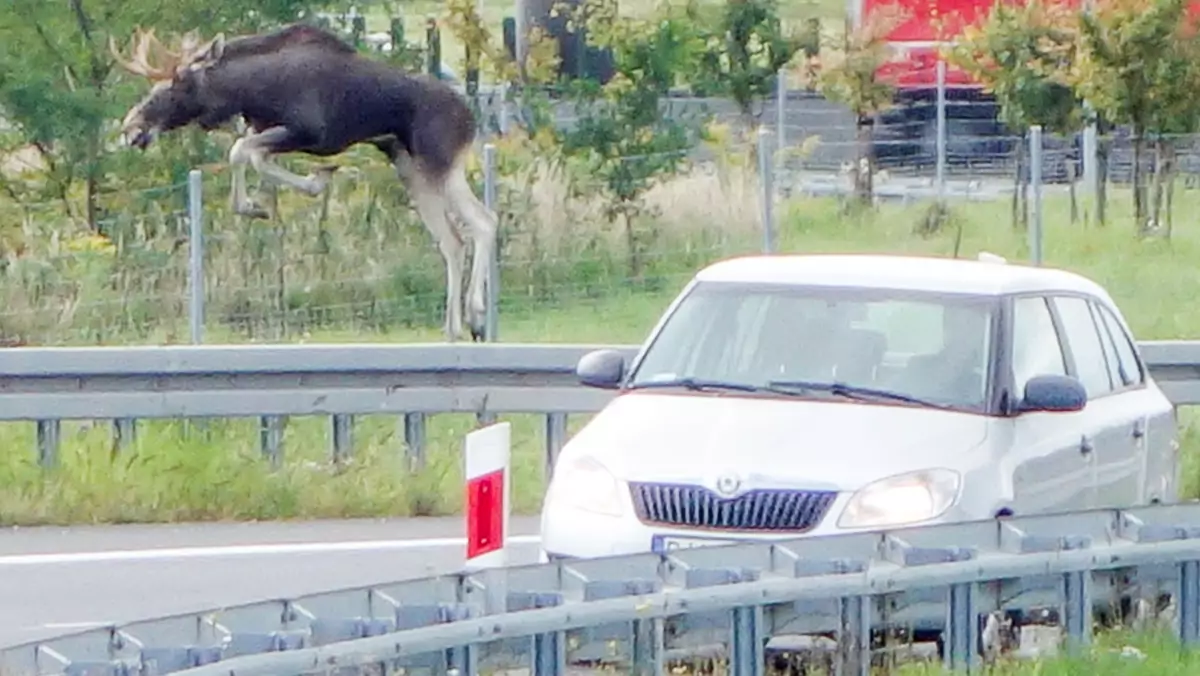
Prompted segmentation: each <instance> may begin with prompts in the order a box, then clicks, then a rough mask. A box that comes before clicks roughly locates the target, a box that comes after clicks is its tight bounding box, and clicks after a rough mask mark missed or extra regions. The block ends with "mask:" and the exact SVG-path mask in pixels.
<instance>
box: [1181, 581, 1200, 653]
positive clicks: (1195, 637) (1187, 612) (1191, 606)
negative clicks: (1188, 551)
mask: <svg viewBox="0 0 1200 676" xmlns="http://www.w3.org/2000/svg"><path fill="white" fill-rule="evenodd" d="M1178 568H1179V572H1178V578H1179V582H1178V584H1179V590H1178V592H1177V593H1176V596H1175V635H1176V636H1177V637H1178V638H1179V641H1180V643H1182V644H1183V645H1184V646H1187V647H1189V648H1190V647H1193V646H1195V645H1196V643H1197V642H1200V561H1184V562H1183V563H1181V564H1179V566H1178Z"/></svg>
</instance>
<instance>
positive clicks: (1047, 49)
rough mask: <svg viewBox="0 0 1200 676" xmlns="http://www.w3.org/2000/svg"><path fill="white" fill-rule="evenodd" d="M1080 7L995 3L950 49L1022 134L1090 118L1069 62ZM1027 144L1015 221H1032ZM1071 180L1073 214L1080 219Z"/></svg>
mask: <svg viewBox="0 0 1200 676" xmlns="http://www.w3.org/2000/svg"><path fill="white" fill-rule="evenodd" d="M1075 17H1076V14H1075V11H1074V10H1072V9H1070V8H1068V7H1067V6H1065V5H1063V4H1061V3H1058V2H1056V1H1055V0H1029V2H1028V3H1026V4H1024V5H1015V4H1008V3H996V4H995V5H993V6H992V10H991V12H990V13H989V14H988V16H987V17H986V18H985V19H984V20H983V21H982V22H981V23H980V24H979V25H975V26H968V27H967V28H966V29H965V30H964V31H963V35H962V37H961V38H960V40H959V41H958V42H957V43H956V44H955V45H954V47H952V48H951V49H949V50H947V60H948V61H949V62H950V63H952V64H954V65H955V66H957V67H959V68H961V69H963V70H964V71H965V72H966V73H968V74H969V75H971V76H972V77H973V78H974V79H975V80H977V81H978V82H980V83H982V84H983V86H984V89H985V91H987V92H989V93H991V94H992V95H993V96H995V98H996V103H997V104H998V106H999V108H1000V119H1001V121H1002V122H1003V123H1004V124H1005V125H1006V126H1007V127H1008V128H1009V129H1012V130H1014V131H1017V132H1019V133H1020V134H1021V135H1022V136H1024V134H1025V133H1026V132H1027V131H1028V130H1029V127H1030V126H1031V125H1041V126H1042V127H1043V128H1044V129H1045V130H1046V131H1048V132H1050V133H1054V134H1071V133H1073V132H1075V131H1077V130H1078V129H1080V127H1081V126H1082V124H1083V106H1082V101H1080V99H1079V95H1078V93H1077V92H1076V90H1075V88H1074V87H1073V86H1072V81H1071V76H1070V70H1071V67H1072V65H1073V64H1074V63H1075V62H1076V59H1077V54H1078V45H1079V41H1078V35H1079V33H1078V23H1077V19H1076V18H1075ZM1025 159H1026V144H1025V143H1018V145H1017V178H1016V181H1017V186H1016V188H1017V189H1016V190H1014V191H1013V205H1012V206H1013V226H1014V227H1017V226H1018V224H1020V225H1021V226H1022V227H1024V226H1026V225H1027V215H1028V210H1027V207H1026V199H1025V181H1024V180H1022V177H1023V176H1024V174H1025V169H1026V162H1025ZM1076 213H1077V209H1076V200H1075V185H1074V181H1072V182H1071V220H1072V222H1074V221H1075V219H1076Z"/></svg>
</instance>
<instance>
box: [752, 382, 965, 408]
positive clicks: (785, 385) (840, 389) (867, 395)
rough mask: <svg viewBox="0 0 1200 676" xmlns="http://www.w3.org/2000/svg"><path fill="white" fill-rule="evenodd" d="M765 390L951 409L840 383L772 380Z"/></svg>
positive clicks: (887, 392) (909, 397) (889, 392)
mask: <svg viewBox="0 0 1200 676" xmlns="http://www.w3.org/2000/svg"><path fill="white" fill-rule="evenodd" d="M767 389H769V390H773V391H774V390H780V391H785V392H792V393H794V392H795V391H796V390H810V391H817V392H829V393H830V394H833V395H836V396H839V397H845V398H847V399H857V400H859V401H871V400H878V399H886V400H888V401H902V402H904V403H907V404H916V405H918V406H927V407H929V408H943V409H945V408H952V407H951V406H947V405H945V404H938V403H935V402H932V401H928V400H926V399H921V398H918V397H913V396H909V395H907V394H901V393H899V392H892V391H890V390H877V389H875V388H872V387H859V386H857V385H847V384H846V383H841V382H836V381H835V382H828V383H826V382H819V381H815V380H772V381H770V382H768V383H767Z"/></svg>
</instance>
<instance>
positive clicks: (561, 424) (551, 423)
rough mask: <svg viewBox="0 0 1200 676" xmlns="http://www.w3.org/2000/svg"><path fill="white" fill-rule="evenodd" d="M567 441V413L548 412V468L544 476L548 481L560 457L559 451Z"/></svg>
mask: <svg viewBox="0 0 1200 676" xmlns="http://www.w3.org/2000/svg"><path fill="white" fill-rule="evenodd" d="M566 443H567V414H566V413H547V414H546V469H545V474H544V476H545V477H546V481H549V480H550V477H551V476H553V474H554V461H555V460H557V459H558V452H559V451H561V450H562V447H563V445H564V444H566Z"/></svg>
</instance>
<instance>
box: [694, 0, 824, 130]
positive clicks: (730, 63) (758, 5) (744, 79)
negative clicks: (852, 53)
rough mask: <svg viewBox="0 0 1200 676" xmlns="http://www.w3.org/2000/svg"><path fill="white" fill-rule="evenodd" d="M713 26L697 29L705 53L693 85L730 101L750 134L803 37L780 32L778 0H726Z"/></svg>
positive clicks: (701, 55)
mask: <svg viewBox="0 0 1200 676" xmlns="http://www.w3.org/2000/svg"><path fill="white" fill-rule="evenodd" d="M706 23H707V21H706ZM713 23H714V24H715V25H713V26H712V27H711V28H704V29H702V33H701V37H702V39H703V40H704V41H705V43H706V49H705V50H704V51H703V52H701V54H700V64H699V68H698V72H697V77H696V78H694V81H693V82H692V85H693V86H694V87H695V88H697V89H699V90H703V91H704V93H705V94H707V95H710V96H727V97H729V98H731V99H733V101H734V102H735V103H736V104H737V107H738V111H739V113H740V116H741V120H742V126H743V128H744V130H749V129H751V128H752V127H754V126H755V124H754V123H755V120H756V119H757V118H758V114H756V113H755V112H754V108H755V106H756V105H757V104H759V103H760V102H761V101H762V100H763V99H764V98H766V97H767V96H770V95H771V93H772V91H773V90H774V88H775V86H776V79H777V77H778V76H779V72H780V69H782V68H783V67H784V66H785V65H787V64H788V63H789V62H790V61H791V60H792V57H794V56H795V55H796V52H798V51H800V50H801V49H802V48H803V47H804V46H805V37H804V36H800V37H798V36H795V35H792V34H790V33H788V32H787V31H785V30H784V29H783V22H782V21H781V20H780V17H779V4H778V2H777V0H725V3H724V4H723V5H721V9H720V14H719V16H717V17H716V19H715V21H714V22H713Z"/></svg>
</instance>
